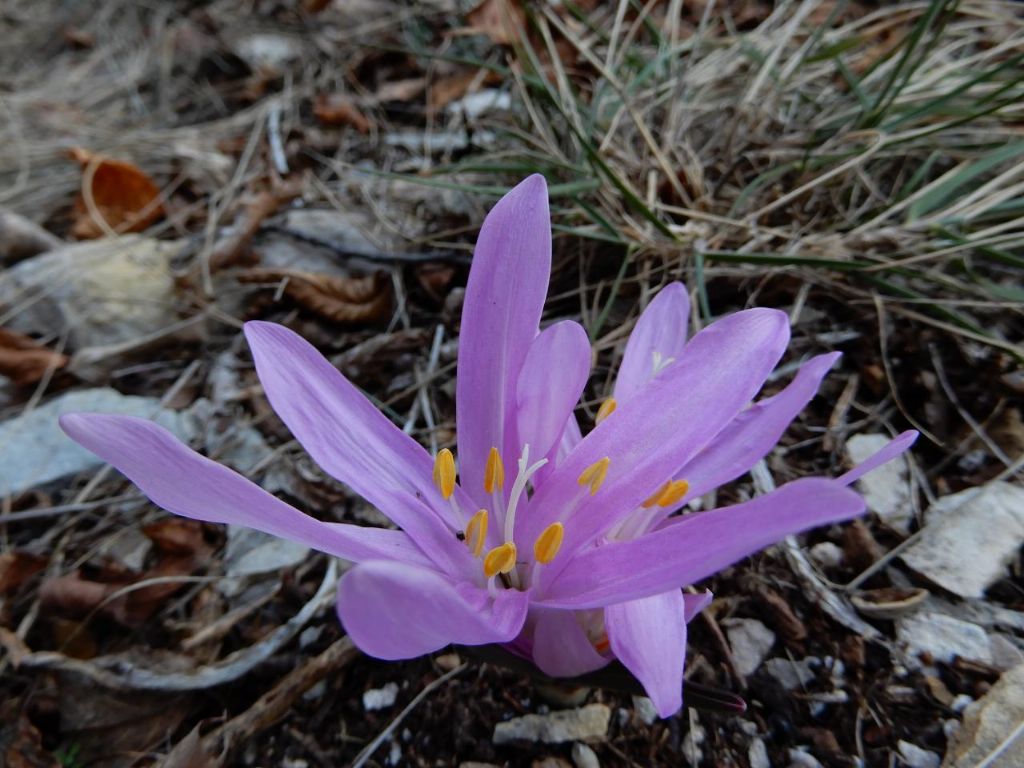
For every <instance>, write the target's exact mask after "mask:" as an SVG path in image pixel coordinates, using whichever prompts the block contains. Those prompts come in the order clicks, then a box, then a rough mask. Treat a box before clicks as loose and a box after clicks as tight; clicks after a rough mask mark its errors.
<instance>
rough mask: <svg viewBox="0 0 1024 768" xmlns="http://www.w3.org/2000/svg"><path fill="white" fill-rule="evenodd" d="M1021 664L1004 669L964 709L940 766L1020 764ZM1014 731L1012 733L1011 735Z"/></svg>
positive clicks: (1023, 755) (1023, 741) (1011, 767)
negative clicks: (961, 721) (985, 689)
mask: <svg viewBox="0 0 1024 768" xmlns="http://www.w3.org/2000/svg"><path fill="white" fill-rule="evenodd" d="M1022 724H1024V664H1022V665H1020V666H1017V667H1014V668H1013V669H1011V670H1010V671H1009V672H1005V673H1004V674H1003V676H1002V677H1001V678H999V682H998V683H996V684H995V685H994V686H992V689H991V690H990V691H989V692H988V693H986V694H985V696H984V697H982V698H981V699H979V700H978V701H976V702H975V703H973V704H971V705H970V706H969V707H967V709H966V710H965V711H964V719H963V724H962V725H961V727H960V730H959V731H957V732H956V733H955V734H954V735H953V737H952V739H951V740H950V742H949V746H948V747H947V749H946V757H945V760H944V761H943V763H942V768H973V767H974V766H977V765H980V764H981V763H982V762H983V761H985V760H990V762H987V763H985V765H986V768H1020V766H1022V765H1024V734H1022V733H1021V731H1020V729H1021V727H1022ZM1015 734H1016V735H1015Z"/></svg>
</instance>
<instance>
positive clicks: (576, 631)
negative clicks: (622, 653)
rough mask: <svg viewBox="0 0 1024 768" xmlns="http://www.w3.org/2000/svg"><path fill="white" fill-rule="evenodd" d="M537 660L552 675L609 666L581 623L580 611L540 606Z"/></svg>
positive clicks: (535, 646)
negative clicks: (578, 613)
mask: <svg viewBox="0 0 1024 768" xmlns="http://www.w3.org/2000/svg"><path fill="white" fill-rule="evenodd" d="M536 614H537V619H536V625H535V627H534V633H533V663H534V664H536V665H537V668H538V669H539V670H540V671H541V672H543V673H544V674H546V675H550V676H551V677H576V676H577V675H585V674H586V673H587V672H593V671H594V670H595V669H601V667H604V666H607V664H608V662H609V661H611V659H608V658H605V657H604V656H602V655H601V654H600V653H598V652H597V650H596V649H595V648H594V646H593V645H591V643H590V640H589V639H588V638H587V633H586V632H584V631H583V627H582V626H580V622H579V619H578V617H577V616H576V611H559V610H545V609H543V608H541V609H537V611H536Z"/></svg>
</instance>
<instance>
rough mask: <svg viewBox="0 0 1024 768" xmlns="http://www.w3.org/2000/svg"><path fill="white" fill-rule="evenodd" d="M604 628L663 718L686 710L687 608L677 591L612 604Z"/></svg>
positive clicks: (608, 609) (627, 666) (618, 656)
mask: <svg viewBox="0 0 1024 768" xmlns="http://www.w3.org/2000/svg"><path fill="white" fill-rule="evenodd" d="M604 625H605V630H606V631H607V632H608V640H609V641H610V642H611V647H612V652H613V653H614V654H615V656H616V658H618V660H619V661H621V662H622V663H623V664H624V665H625V667H626V669H628V670H629V671H630V672H632V673H633V676H634V677H635V678H636V679H637V680H639V681H640V684H641V685H643V687H644V690H645V691H647V695H648V696H649V697H650V699H651V701H653V702H654V707H655V709H657V710H658V714H659V715H660V716H661V717H668V716H669V715H672V714H674V713H676V712H678V711H679V709H680V708H681V707H682V706H683V666H684V664H685V661H686V603H685V601H684V600H683V593H682V592H680V591H679V590H678V589H672V590H669V591H668V592H662V593H661V594H660V595H652V596H651V597H645V598H642V599H640V600H630V601H629V602H627V603H619V604H618V605H609V606H608V607H607V608H605V609H604Z"/></svg>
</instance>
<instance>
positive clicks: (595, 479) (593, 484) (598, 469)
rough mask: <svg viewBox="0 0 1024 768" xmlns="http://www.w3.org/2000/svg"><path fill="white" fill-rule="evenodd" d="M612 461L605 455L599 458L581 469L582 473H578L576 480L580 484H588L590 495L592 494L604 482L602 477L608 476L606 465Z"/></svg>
mask: <svg viewBox="0 0 1024 768" xmlns="http://www.w3.org/2000/svg"><path fill="white" fill-rule="evenodd" d="M611 463H612V460H611V459H609V458H608V457H607V456H605V457H604V458H603V459H599V460H597V461H595V462H594V463H593V464H591V465H590V466H589V467H587V468H586V469H585V470H583V474H581V475H580V478H579V480H577V481H576V482H578V483H579V484H580V485H589V486H590V495H591V496H593V495H594V494H595V493H597V491H598V489H599V488H600V487H601V485H602V483H604V479H605V478H606V477H608V465H609V464H611Z"/></svg>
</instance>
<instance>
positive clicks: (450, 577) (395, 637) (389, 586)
mask: <svg viewBox="0 0 1024 768" xmlns="http://www.w3.org/2000/svg"><path fill="white" fill-rule="evenodd" d="M550 270H551V228H550V220H549V214H548V204H547V188H546V185H545V182H544V179H543V178H542V177H540V176H532V177H530V178H528V179H526V180H525V181H524V182H522V183H521V184H520V185H519V186H517V187H516V188H515V189H513V190H512V191H511V192H509V193H508V194H507V195H506V196H505V197H504V198H503V199H502V200H501V201H500V202H498V204H497V205H496V206H495V207H494V209H493V210H492V211H491V213H490V215H489V216H488V217H487V219H486V221H485V222H484V225H483V228H482V229H481V231H480V237H479V240H478V242H477V247H476V252H475V255H474V259H473V266H472V269H471V271H470V276H469V284H468V286H467V289H466V298H465V308H464V310H463V316H462V330H461V339H460V345H459V361H458V363H459V365H458V383H457V392H456V419H457V426H458V457H459V467H458V470H456V466H455V459H454V456H453V455H452V454H451V452H449V451H447V450H444V451H441V452H440V453H439V455H438V456H436V457H433V458H432V457H431V456H430V455H429V454H428V453H427V452H426V451H425V450H424V449H423V448H422V447H421V446H420V445H419V444H418V443H416V442H415V441H414V440H412V439H411V438H410V437H408V436H407V435H405V434H404V433H403V432H402V431H401V430H399V429H398V428H397V427H395V425H393V424H392V423H391V422H390V421H389V420H388V419H387V418H386V417H385V416H384V415H382V414H381V413H380V412H379V411H378V410H377V409H376V408H375V407H374V406H373V405H372V404H371V403H370V402H369V401H368V400H367V399H366V397H364V396H363V395H362V394H361V393H360V392H359V391H358V390H357V389H356V387H354V386H353V385H352V384H351V383H350V382H349V381H348V380H347V379H346V378H345V377H344V376H343V375H342V374H341V373H339V372H338V371H337V369H335V368H334V367H333V366H332V365H331V364H330V363H328V362H327V361H326V360H325V359H324V358H323V357H322V356H321V355H320V354H319V353H318V352H317V351H316V350H315V349H314V348H313V347H312V346H311V345H309V344H308V343H307V342H305V341H304V340H302V339H301V338H300V337H298V336H297V335H295V334H294V333H292V332H291V331H289V330H288V329H286V328H284V327H282V326H279V325H274V324H271V323H264V322H251V323H248V324H247V325H246V327H245V333H246V336H247V338H248V340H249V344H250V346H251V348H252V353H253V358H254V360H255V364H256V370H257V372H258V374H259V377H260V380H261V381H262V383H263V386H264V389H265V391H266V394H267V397H268V399H269V400H270V403H271V405H272V406H273V407H274V410H275V411H276V412H277V413H278V415H279V416H280V417H281V419H282V420H283V421H284V422H285V424H287V425H288V428H289V429H290V430H291V431H292V433H293V434H294V435H295V436H296V437H297V438H298V440H299V441H300V442H301V443H302V445H303V446H304V447H305V448H306V450H307V451H308V452H309V454H310V455H311V456H312V457H313V459H314V460H315V461H316V462H317V463H318V464H319V465H320V466H321V467H322V468H323V469H324V470H325V471H326V472H328V473H329V474H330V475H332V476H334V477H335V478H337V479H338V480H340V481H342V482H343V483H345V484H347V485H348V486H350V487H351V488H352V489H353V490H354V491H355V492H356V493H358V494H360V495H361V496H363V497H364V498H365V499H366V500H367V501H369V502H370V503H371V504H373V505H374V506H376V507H377V508H378V509H380V510H381V511H382V512H383V513H384V514H385V515H387V516H388V517H389V518H390V519H391V520H392V521H393V522H394V523H395V524H396V525H397V526H398V527H399V528H400V529H401V530H384V529H377V528H366V527H360V526H355V525H349V524H344V523H324V522H320V521H317V520H315V519H313V518H311V517H309V516H307V515H305V514H303V513H302V512H300V511H298V510H297V509H294V508H293V507H291V506H289V505H288V504H285V503H284V502H283V501H280V500H279V499H277V498H275V497H274V496H272V495H270V494H268V493H266V492H265V491H263V490H262V489H260V488H259V487H258V486H256V485H255V484H254V483H252V482H250V481H249V480H247V479H245V478H244V477H242V476H241V475H238V474H237V473H235V472H233V471H231V470H229V469H227V468H226V467H223V466H221V465H219V464H216V463H215V462H213V461H210V460H209V459H206V458H204V457H202V456H200V455H199V454H198V453H196V452H194V451H192V450H190V449H189V448H187V447H186V446H184V445H182V444H181V443H180V442H178V441H177V440H176V439H175V438H174V437H173V436H172V435H171V434H170V433H168V432H167V431H166V430H164V429H162V428H161V427H159V426H157V425H156V424H153V423H151V422H148V421H144V420H140V419H134V418H129V417H123V416H110V415H102V414H72V415H67V416H64V417H63V418H62V419H61V425H62V426H63V428H64V430H65V431H66V432H67V433H68V434H69V435H70V436H71V437H72V438H74V439H75V440H77V441H78V442H79V443H81V444H82V445H84V446H85V447H86V448H89V449H90V450H92V451H93V452H94V453H96V454H97V455H99V456H100V457H102V458H103V459H105V460H106V461H108V462H110V463H111V464H113V465H114V466H115V467H117V468H118V469H119V470H120V471H121V472H123V473H124V474H125V475H127V476H128V477H129V478H130V479H131V480H133V481H134V482H135V483H136V484H137V485H138V486H139V487H140V488H141V489H142V490H143V492H144V493H145V494H146V495H147V496H149V498H150V499H152V500H153V502H154V503H156V504H158V505H159V506H161V507H163V508H164V509H167V510H169V511H171V512H174V513H175V514H179V515H184V516H186V517H191V518H195V519H198V520H205V521H209V522H217V523H231V524H237V525H246V526H249V527H252V528H256V529H258V530H261V531H265V532H267V533H270V534H273V535H275V536H281V537H284V538H288V539H291V540H294V541H299V542H302V543H304V544H307V545H308V546H310V547H313V548H315V549H318V550H321V551H324V552H327V553H329V554H332V555H336V556H338V557H342V558H345V559H347V560H351V561H354V562H355V563H357V565H355V567H353V568H352V569H351V570H350V571H349V572H348V573H347V574H346V575H345V576H344V578H343V579H342V581H341V584H340V586H339V589H338V613H339V616H340V618H341V621H342V623H343V624H344V626H345V629H346V631H347V632H348V633H349V635H351V637H352V639H353V640H354V642H355V643H356V644H357V645H358V646H359V647H360V648H362V649H363V650H364V651H365V652H366V653H368V654H370V655H371V656H376V657H378V658H382V659H402V658H410V657H414V656H418V655H421V654H424V653H429V652H431V651H435V650H438V649H440V648H442V647H444V646H446V645H448V644H451V643H458V644H464V645H482V644H490V643H501V644H505V646H506V647H507V648H508V649H510V650H512V651H513V652H515V653H517V654H519V655H521V656H523V657H525V658H528V659H531V660H532V661H533V662H534V663H535V664H536V665H537V666H538V667H539V668H540V669H541V670H542V671H544V672H545V673H547V674H549V675H553V676H574V675H577V674H581V673H584V672H587V671H590V670H593V669H597V668H599V667H601V666H604V665H605V664H607V663H609V662H610V661H611V660H613V659H614V658H618V659H619V660H620V661H621V662H622V663H623V664H624V665H625V666H626V667H627V668H628V669H629V670H630V671H631V672H632V673H633V674H634V675H635V676H636V677H637V679H638V680H639V681H640V682H641V683H642V684H643V685H644V687H645V689H646V690H647V691H648V693H649V694H650V696H651V698H652V699H653V700H654V702H655V704H656V706H657V708H658V711H659V713H660V714H662V715H663V716H667V715H670V714H671V713H673V712H675V711H676V710H678V709H679V707H680V706H681V704H682V700H681V689H682V676H683V660H684V656H685V647H686V623H687V621H689V620H690V619H691V618H692V617H693V615H694V614H695V613H696V612H697V611H699V610H700V609H701V608H703V606H704V605H706V603H707V601H708V600H709V599H710V594H705V595H684V594H683V593H682V592H681V591H680V587H682V586H685V585H688V584H691V583H694V582H696V581H699V580H701V579H703V578H706V577H708V576H710V575H711V574H713V573H715V572H716V571H718V570H720V569H721V568H723V567H725V566H727V565H730V564H731V563H734V562H736V561H737V560H739V559H741V558H743V557H745V556H747V555H749V554H751V553H753V552H755V551H757V550H759V549H761V548H763V547H765V546H767V545H769V544H772V543H774V542H776V541H778V540H779V539H781V538H783V537H785V536H786V535H788V534H791V533H796V532H799V531H803V530H806V529H808V528H812V527H814V526H818V525H822V524H826V523H833V522H837V521H842V520H847V519H849V518H851V517H854V516H856V515H859V514H861V513H862V512H863V510H864V503H863V501H862V500H861V498H860V497H859V496H858V495H857V494H856V493H854V492H853V491H852V490H850V489H849V488H848V486H849V484H850V483H851V482H853V481H854V480H855V479H857V478H858V477H860V476H861V475H862V474H864V473H865V472H867V471H869V470H870V469H873V468H874V467H876V466H878V465H880V464H882V463H884V462H886V461H889V460H890V459H892V458H893V457H895V456H897V455H898V454H899V453H901V452H902V451H904V450H906V449H907V448H908V447H909V446H910V444H911V443H912V442H913V440H914V438H915V437H916V434H915V433H912V432H908V433H904V434H903V435H900V436H899V437H898V438H896V439H895V440H894V441H893V442H892V443H890V444H889V446H888V447H886V448H884V449H883V450H882V451H881V452H879V454H877V455H876V456H874V457H872V458H871V459H869V460H868V461H867V462H865V463H864V464H862V465H861V466H860V467H858V468H856V469H855V470H852V471H851V472H849V473H847V474H846V475H844V476H843V477H840V478H838V479H835V480H832V479H825V478H807V479H802V480H797V481H795V482H792V483H789V484H788V485H785V486H782V487H781V488H779V489H778V490H777V491H775V492H773V493H770V494H767V495H765V496H762V497H760V498H755V499H753V500H752V501H748V502H745V503H742V504H737V505H735V506H732V507H727V508H723V509H717V510H712V511H708V512H700V513H694V514H689V515H683V516H673V513H674V512H676V511H678V510H680V509H682V507H683V506H684V505H686V504H687V503H688V502H689V501H690V500H691V499H693V498H696V497H699V496H700V495H702V494H704V493H705V492H707V491H709V490H711V489H713V488H715V487H717V486H718V485H721V484H722V483H725V482H728V481H730V480H732V479H734V478H736V477H738V476H740V475H742V474H743V473H745V472H746V471H747V470H749V469H750V468H751V467H752V466H753V465H754V464H755V463H756V462H757V461H758V460H760V459H761V458H762V457H763V456H765V455H766V454H767V453H768V452H769V451H770V450H771V449H772V447H773V446H774V445H775V444H776V442H777V441H778V439H779V437H780V436H781V435H782V433H783V432H784V431H785V429H786V427H787V425H788V424H789V422H790V421H791V420H792V419H793V418H794V417H795V415H796V414H797V413H798V412H799V411H800V410H801V409H802V408H803V407H804V405H805V404H806V403H807V402H808V401H809V400H810V399H811V398H812V397H813V396H814V394H815V392H816V390H817V388H818V385H819V383H820V381H821V379H822V378H823V377H824V375H825V373H826V372H827V371H828V369H829V368H830V367H831V365H832V363H833V362H834V361H835V359H836V357H837V356H838V355H837V354H829V355H821V356H819V357H816V358H813V359H811V360H810V361H808V362H807V363H806V364H805V365H804V366H803V367H802V368H801V369H800V371H799V373H798V374H797V375H796V377H795V378H794V379H793V381H792V382H791V383H790V384H789V385H788V386H787V387H786V388H785V389H784V390H782V391H781V392H780V393H778V394H777V395H774V396H773V397H770V398H767V399H763V400H760V401H758V402H756V403H755V404H753V405H749V404H750V402H751V400H752V399H753V398H754V397H755V395H756V394H757V393H758V391H759V390H760V389H761V386H762V384H763V383H764V381H765V379H766V378H767V376H768V375H769V374H770V373H771V371H772V369H773V368H774V367H775V365H776V364H777V363H778V361H779V359H780V357H781V356H782V354H783V352H784V351H785V349H786V345H787V343H788V340H789V328H788V323H787V320H786V316H785V314H783V313H782V312H779V311H776V310H770V309H750V310H746V311H743V312H737V313H736V314H734V315H730V316H728V317H725V318H723V319H721V320H719V321H717V322H716V323H714V324H712V325H710V326H709V327H707V328H705V329H704V330H702V331H701V332H699V333H697V334H696V335H695V336H693V338H692V339H690V340H689V341H687V339H686V333H687V327H686V326H687V318H688V316H689V305H688V300H687V296H686V291H685V290H684V288H683V286H682V285H680V284H678V283H675V284H672V285H670V286H668V287H667V288H665V289H664V290H663V291H661V293H659V294H658V295H657V297H656V298H655V299H654V300H653V301H652V302H651V304H650V306H649V307H648V308H647V310H646V311H645V312H644V313H643V315H642V316H641V318H640V319H639V321H638V322H637V325H636V328H635V329H634V331H633V333H632V335H631V336H630V339H629V342H628V344H627V346H626V351H625V356H624V358H623V361H622V366H621V369H620V371H619V375H618V380H617V382H616V385H615V391H614V397H613V398H612V399H610V400H609V401H607V402H606V403H605V404H604V405H603V406H602V408H601V411H600V413H599V418H598V422H599V423H598V425H597V426H596V427H595V428H594V429H593V430H592V431H591V432H590V433H589V434H587V435H586V436H585V437H583V436H582V435H581V431H580V428H579V426H578V424H577V422H576V419H575V417H574V416H573V410H574V408H575V406H576V403H577V402H578V400H579V397H580V395H581V393H582V391H583V388H584V386H585V384H586V382H587V378H588V376H589V373H590V360H591V350H590V345H589V343H588V341H587V335H586V333H585V332H584V330H583V328H582V327H581V326H580V325H578V324H577V323H574V322H568V321H563V322H558V323H555V324H553V325H550V326H548V327H547V328H545V329H544V330H539V323H540V319H541V313H542V310H543V307H544V300H545V296H546V294H547V285H548V276H549V273H550ZM748 406H749V407H748ZM457 473H458V478H459V482H456V475H457Z"/></svg>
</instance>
